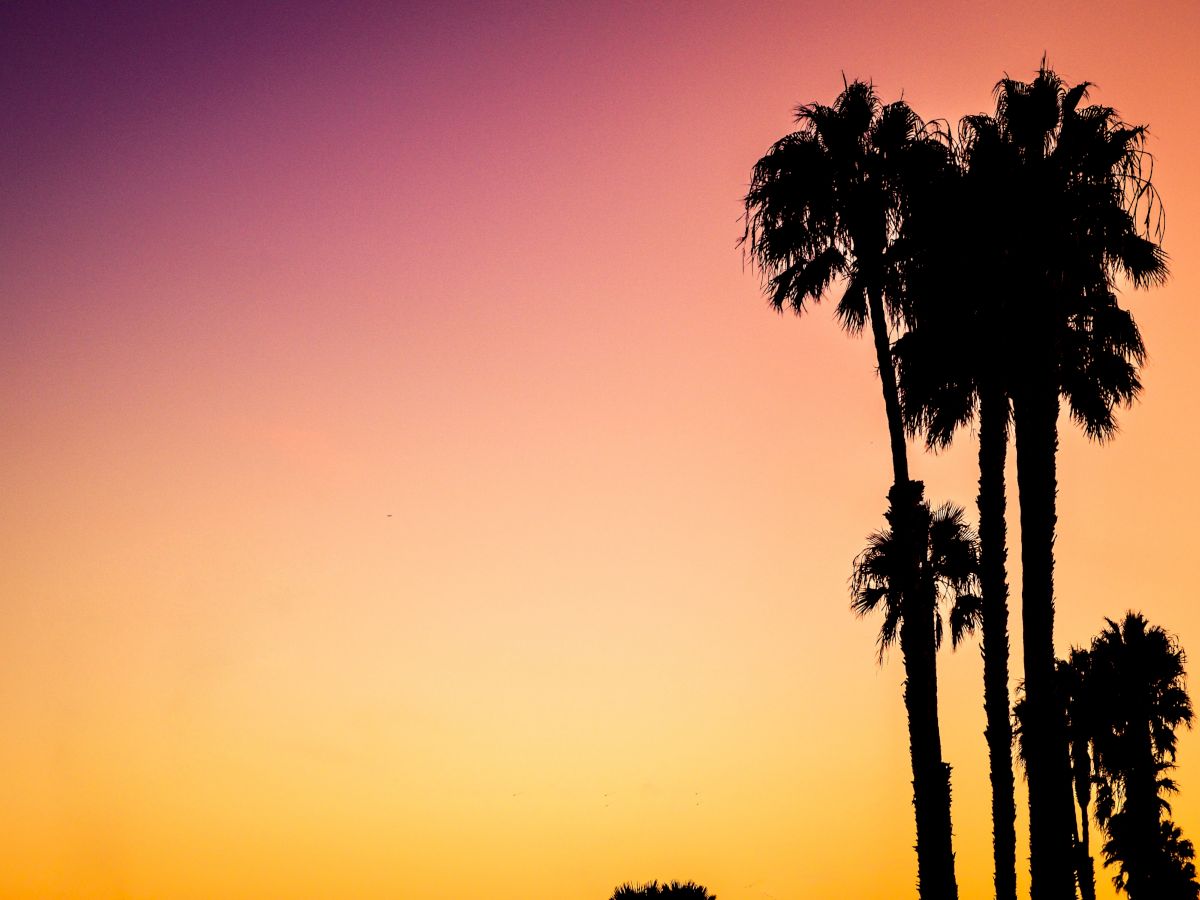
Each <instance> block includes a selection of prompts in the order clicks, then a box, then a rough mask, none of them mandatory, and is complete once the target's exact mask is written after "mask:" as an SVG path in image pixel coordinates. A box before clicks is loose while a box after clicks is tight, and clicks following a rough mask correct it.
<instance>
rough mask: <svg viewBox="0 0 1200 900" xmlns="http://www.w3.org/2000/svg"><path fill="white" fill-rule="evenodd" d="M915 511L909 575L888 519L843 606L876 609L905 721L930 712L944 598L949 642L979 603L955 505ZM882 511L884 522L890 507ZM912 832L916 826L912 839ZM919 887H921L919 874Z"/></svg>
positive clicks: (905, 554) (974, 566)
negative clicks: (897, 655) (900, 668)
mask: <svg viewBox="0 0 1200 900" xmlns="http://www.w3.org/2000/svg"><path fill="white" fill-rule="evenodd" d="M915 512H916V514H915V515H913V516H911V517H910V522H911V526H912V527H913V528H914V532H915V534H914V538H915V541H916V543H917V544H918V546H919V547H920V552H919V559H918V565H917V572H916V579H915V582H910V581H909V580H908V579H909V578H910V573H911V571H912V553H911V549H910V547H909V545H908V544H909V542H908V541H907V540H900V539H899V538H898V536H897V534H896V531H895V527H894V525H893V527H891V528H887V529H884V530H883V531H877V532H875V533H873V534H871V535H870V536H869V537H868V538H867V547H866V549H865V550H863V552H862V553H860V554H859V556H858V558H857V559H855V561H854V572H853V575H852V576H851V580H850V591H851V595H852V600H851V604H850V606H851V609H853V610H854V612H855V613H857V614H858V615H860V616H865V615H867V614H869V613H872V612H876V611H879V612H881V613H882V614H883V623H882V625H881V626H880V629H879V640H878V645H879V660H880V662H882V661H883V658H884V655H885V653H886V652H887V650H888V648H889V647H891V646H892V645H893V644H895V643H897V642H898V643H899V644H900V649H901V652H902V655H903V657H904V673H905V676H906V677H905V687H904V705H905V708H906V710H907V712H908V716H909V721H910V722H912V721H917V720H920V719H921V718H923V717H925V716H929V715H930V714H932V715H933V716H935V717H936V714H937V667H936V660H935V656H934V654H935V651H936V650H937V647H938V645H940V644H941V641H942V635H943V631H944V628H943V624H942V615H941V608H942V606H943V605H944V601H948V602H950V603H952V604H953V610H952V612H951V615H950V626H951V636H952V639H953V641H954V643H955V644H956V645H957V644H958V642H959V640H960V639H961V637H962V634H963V633H964V631H966V630H969V629H970V628H971V627H972V625H973V623H974V621H975V618H976V615H977V611H978V608H979V598H978V596H976V595H975V594H974V593H972V591H973V590H974V588H975V586H976V578H977V573H978V568H979V561H978V556H977V545H976V540H975V535H974V534H973V533H972V532H971V530H970V528H969V527H968V526H967V524H966V522H965V521H964V519H963V511H962V510H961V509H959V508H958V507H956V506H952V505H951V504H948V503H947V504H944V505H942V506H940V507H938V508H937V509H936V510H930V508H929V505H928V504H927V503H924V502H922V503H921V504H920V505H919V506H918V507H917V509H916V511H915ZM885 515H886V517H887V518H888V519H889V521H890V520H891V518H892V517H893V515H894V510H889V511H888V512H887V513H886V514H885ZM898 584H905V585H906V587H905V588H904V590H903V592H899V591H897V589H896V586H897V585H898ZM918 642H920V643H923V644H925V645H927V646H925V647H924V648H922V651H921V652H914V646H913V645H914V644H917V643H918ZM925 660H929V661H930V665H929V671H920V669H919V668H918V666H921V665H923V664H924V662H925ZM914 685H922V686H923V685H932V691H930V690H928V689H927V688H925V687H922V688H921V689H920V690H915V689H914ZM931 711H932V713H931ZM914 752H915V751H914ZM914 768H915V766H914ZM942 783H943V784H944V785H945V790H946V793H947V795H949V791H950V767H949V766H946V765H945V764H943V782H942ZM914 802H915V800H914ZM918 821H919V820H918ZM920 836H921V834H920V831H919V830H918V839H919V838H920ZM919 886H920V887H921V889H922V890H923V891H924V890H925V889H926V885H925V883H924V882H923V881H922V882H920V883H919Z"/></svg>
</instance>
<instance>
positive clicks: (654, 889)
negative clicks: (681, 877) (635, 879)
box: [610, 881, 717, 900]
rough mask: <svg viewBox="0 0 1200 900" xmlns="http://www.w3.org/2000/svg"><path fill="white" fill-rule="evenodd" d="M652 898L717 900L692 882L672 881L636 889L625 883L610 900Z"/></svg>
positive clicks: (650, 883)
mask: <svg viewBox="0 0 1200 900" xmlns="http://www.w3.org/2000/svg"><path fill="white" fill-rule="evenodd" d="M652 897H657V898H661V900H717V896H716V894H710V893H709V892H708V890H707V889H706V888H704V887H702V886H700V885H698V884H696V883H695V882H694V881H688V882H678V881H672V882H671V883H670V884H662V885H660V884H659V883H658V882H657V881H651V882H648V883H646V884H643V885H638V886H636V887H635V886H634V885H632V884H630V883H628V882H627V883H625V884H623V885H621V886H620V887H619V888H617V889H616V891H614V892H613V895H612V897H611V898H610V900H649V898H652Z"/></svg>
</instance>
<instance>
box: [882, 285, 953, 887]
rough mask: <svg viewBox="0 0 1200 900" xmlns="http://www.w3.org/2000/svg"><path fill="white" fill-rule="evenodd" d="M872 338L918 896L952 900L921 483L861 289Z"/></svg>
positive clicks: (885, 351) (887, 345)
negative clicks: (883, 416) (901, 568)
mask: <svg viewBox="0 0 1200 900" xmlns="http://www.w3.org/2000/svg"><path fill="white" fill-rule="evenodd" d="M867 303H868V308H869V313H870V315H869V318H870V321H871V336H872V338H873V339H874V343H875V356H876V360H877V362H878V364H879V383H880V385H881V386H882V389H883V405H884V410H885V411H886V413H887V422H888V437H889V439H890V444H891V451H892V474H893V478H894V483H893V485H892V489H891V491H890V492H889V494H888V499H889V501H890V509H889V511H888V519H889V521H890V523H891V526H892V534H893V535H895V536H896V537H897V539H898V540H899V541H900V542H901V546H905V547H907V552H906V555H907V556H908V558H909V559H910V560H911V561H912V564H911V565H910V566H909V567H908V571H907V572H906V575H905V580H906V584H903V585H901V586H900V598H901V599H900V603H901V609H902V616H903V618H902V622H901V626H900V652H901V655H902V656H903V657H904V674H905V681H904V706H905V709H906V711H907V712H908V737H909V751H910V754H911V756H912V769H913V812H914V814H915V817H916V826H917V882H918V890H919V894H920V897H921V900H957V898H958V884H957V881H956V879H955V875H954V847H953V829H952V826H951V819H950V767H949V766H948V765H946V763H945V762H944V761H943V760H942V738H941V730H940V727H939V724H938V711H937V660H936V657H935V649H936V648H935V645H934V631H933V607H932V606H931V605H930V604H931V602H932V598H929V599H928V600H927V599H926V598H925V597H924V596H923V592H922V591H921V590H920V589H919V586H918V572H919V570H920V563H919V560H921V559H922V558H924V547H923V546H922V537H921V534H922V533H923V530H922V529H921V528H918V527H917V519H916V516H917V510H918V509H919V508H920V504H921V502H922V500H923V493H924V485H922V484H921V482H919V481H912V480H911V479H910V478H909V474H908V448H907V445H906V443H905V438H904V419H903V417H902V416H901V413H900V393H899V390H898V388H897V386H896V370H895V367H894V364H893V362H892V345H891V340H890V338H889V336H888V328H887V318H886V316H885V314H884V310H883V297H882V294H881V292H880V290H879V288H878V287H875V288H871V289H869V290H868V291H867Z"/></svg>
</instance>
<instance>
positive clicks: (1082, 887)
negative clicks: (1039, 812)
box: [1071, 729, 1096, 900]
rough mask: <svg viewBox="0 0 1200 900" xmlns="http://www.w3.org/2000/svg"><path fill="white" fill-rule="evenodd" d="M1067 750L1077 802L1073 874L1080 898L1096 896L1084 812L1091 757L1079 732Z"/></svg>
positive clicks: (1087, 806) (1090, 899)
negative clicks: (1074, 866) (1070, 755)
mask: <svg viewBox="0 0 1200 900" xmlns="http://www.w3.org/2000/svg"><path fill="white" fill-rule="evenodd" d="M1080 730H1082V729H1080ZM1071 751H1072V756H1073V759H1072V760H1071V774H1072V777H1073V778H1074V781H1075V802H1076V803H1077V804H1078V806H1079V832H1078V836H1079V846H1078V857H1077V862H1076V864H1075V865H1076V869H1075V877H1076V880H1077V881H1078V882H1079V897H1080V900H1096V861H1095V860H1094V859H1092V847H1091V843H1092V841H1091V833H1090V829H1091V824H1090V823H1091V817H1090V816H1089V814H1088V811H1089V809H1090V807H1091V799H1092V782H1091V776H1092V761H1091V757H1090V756H1089V755H1088V744H1087V741H1086V740H1085V739H1083V738H1082V736H1077V737H1076V739H1075V742H1074V743H1073V744H1072V747H1071Z"/></svg>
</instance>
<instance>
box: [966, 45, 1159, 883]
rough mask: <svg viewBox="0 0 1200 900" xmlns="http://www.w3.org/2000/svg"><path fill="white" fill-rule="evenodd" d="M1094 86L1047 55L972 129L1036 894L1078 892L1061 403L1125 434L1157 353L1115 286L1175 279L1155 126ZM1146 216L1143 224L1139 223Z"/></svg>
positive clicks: (1008, 85)
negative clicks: (1061, 685)
mask: <svg viewBox="0 0 1200 900" xmlns="http://www.w3.org/2000/svg"><path fill="white" fill-rule="evenodd" d="M1087 89H1088V84H1086V83H1084V84H1080V85H1076V86H1075V87H1072V88H1069V89H1068V88H1067V87H1066V85H1065V83H1064V82H1063V81H1062V79H1061V78H1059V77H1058V76H1057V75H1056V74H1055V73H1054V72H1052V71H1051V70H1049V69H1048V68H1047V67H1046V65H1045V61H1043V64H1042V67H1041V69H1040V70H1039V72H1038V74H1037V77H1036V78H1035V79H1034V80H1033V81H1032V82H1029V83H1024V82H1020V81H1016V80H1014V79H1011V78H1005V79H1003V80H1002V81H1001V82H1000V83H999V84H998V85H997V89H996V94H997V104H996V113H995V115H994V116H984V115H979V116H970V117H968V118H967V119H965V120H964V122H963V126H962V132H963V141H964V154H963V156H964V163H965V165H966V168H967V172H968V173H969V175H970V177H971V178H972V179H974V181H975V184H976V187H975V189H974V191H973V193H974V198H975V199H976V200H978V201H979V202H980V203H981V204H982V205H983V207H984V208H985V209H986V210H987V211H988V214H989V216H990V217H991V220H992V221H991V223H990V224H989V225H988V226H987V231H986V232H985V233H986V234H987V235H988V236H989V237H991V238H993V239H994V241H995V243H994V244H993V247H992V250H991V251H989V253H991V254H992V258H993V259H994V261H995V263H996V266H995V268H994V269H991V270H989V271H988V273H987V274H988V276H989V278H992V279H993V280H994V283H995V285H996V287H997V289H996V290H994V291H989V294H990V295H991V298H992V299H993V300H994V301H995V302H996V303H997V304H998V305H997V311H996V314H995V316H994V317H989V320H990V321H992V322H994V323H996V326H997V327H996V329H995V331H994V332H992V334H991V336H990V339H989V341H990V344H991V345H992V347H991V348H990V349H989V350H988V351H986V352H984V353H983V355H984V356H985V357H988V356H991V355H993V354H994V355H995V357H998V358H1000V359H1002V360H1003V364H1004V380H1003V387H1004V389H1005V391H1006V392H1007V394H1008V396H1009V397H1010V398H1011V401H1012V410H1013V423H1014V426H1015V434H1016V455H1017V486H1018V492H1019V498H1020V521H1021V563H1022V585H1021V592H1022V631H1023V635H1024V668H1025V689H1026V696H1025V703H1026V708H1025V721H1024V725H1023V727H1024V730H1025V735H1024V739H1025V741H1026V743H1027V745H1028V754H1027V764H1026V775H1027V778H1028V783H1029V828H1030V874H1031V886H1030V890H1031V896H1032V898H1033V900H1064V898H1068V897H1071V896H1073V894H1074V877H1073V872H1072V869H1073V866H1072V865H1071V859H1072V842H1073V837H1072V834H1073V831H1074V826H1073V824H1072V820H1073V818H1074V817H1073V814H1072V801H1071V796H1070V763H1069V760H1068V756H1067V741H1066V734H1065V730H1064V729H1065V723H1064V720H1063V715H1062V711H1061V709H1059V707H1058V704H1057V703H1056V701H1055V699H1054V692H1055V687H1054V682H1055V658H1054V549H1053V547H1054V533H1055V524H1056V511H1055V494H1056V490H1057V475H1056V452H1057V446H1058V426H1057V422H1058V413H1059V403H1060V396H1062V397H1065V398H1066V399H1067V401H1068V404H1069V408H1070V411H1071V415H1072V417H1073V418H1074V419H1075V420H1076V421H1077V422H1078V423H1079V424H1081V425H1082V426H1083V428H1084V430H1085V431H1086V432H1087V433H1088V435H1089V436H1092V437H1094V438H1097V439H1104V438H1106V437H1109V436H1111V435H1112V434H1113V433H1114V432H1115V430H1116V421H1115V418H1114V408H1115V407H1116V406H1119V405H1127V404H1128V403H1130V402H1132V400H1133V398H1134V397H1136V395H1137V393H1138V392H1139V390H1140V388H1141V385H1140V383H1139V381H1138V378H1137V369H1138V366H1139V365H1140V364H1141V362H1142V359H1143V355H1144V350H1143V347H1142V342H1141V337H1140V335H1139V334H1138V331H1137V327H1136V325H1135V324H1134V322H1133V319H1132V317H1131V316H1130V315H1129V314H1128V312H1126V311H1125V310H1123V309H1121V308H1120V307H1119V305H1118V304H1117V299H1116V295H1115V293H1114V287H1113V286H1114V281H1115V279H1116V278H1117V277H1118V276H1124V277H1127V278H1129V280H1130V281H1131V282H1132V283H1133V285H1134V286H1136V287H1144V286H1148V285H1151V284H1157V283H1161V282H1162V281H1163V280H1164V279H1165V278H1166V262H1165V257H1164V255H1163V253H1162V251H1161V248H1160V247H1159V245H1158V243H1157V242H1156V241H1155V240H1152V239H1151V238H1150V237H1148V236H1147V235H1148V234H1149V233H1150V218H1151V215H1152V213H1153V212H1154V211H1156V210H1159V211H1160V209H1161V208H1160V207H1159V206H1158V205H1157V200H1156V195H1155V194H1154V191H1153V187H1152V186H1151V184H1150V180H1149V171H1148V169H1147V168H1145V167H1144V164H1145V163H1146V162H1147V161H1148V156H1147V155H1146V153H1145V151H1144V139H1145V129H1144V128H1141V127H1131V126H1126V125H1125V124H1124V123H1122V122H1121V121H1120V120H1119V119H1118V117H1117V115H1116V113H1115V111H1113V110H1112V109H1110V108H1108V107H1102V106H1087V107H1082V108H1081V107H1080V106H1079V104H1080V102H1081V101H1082V100H1083V99H1084V98H1085V97H1086V95H1087ZM1135 215H1137V216H1142V215H1144V217H1145V218H1144V221H1143V222H1142V223H1140V226H1139V222H1137V221H1135ZM1159 221H1160V223H1161V218H1160V220H1159ZM1154 234H1155V237H1158V236H1160V235H1161V229H1159V230H1157V231H1155V232H1154Z"/></svg>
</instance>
